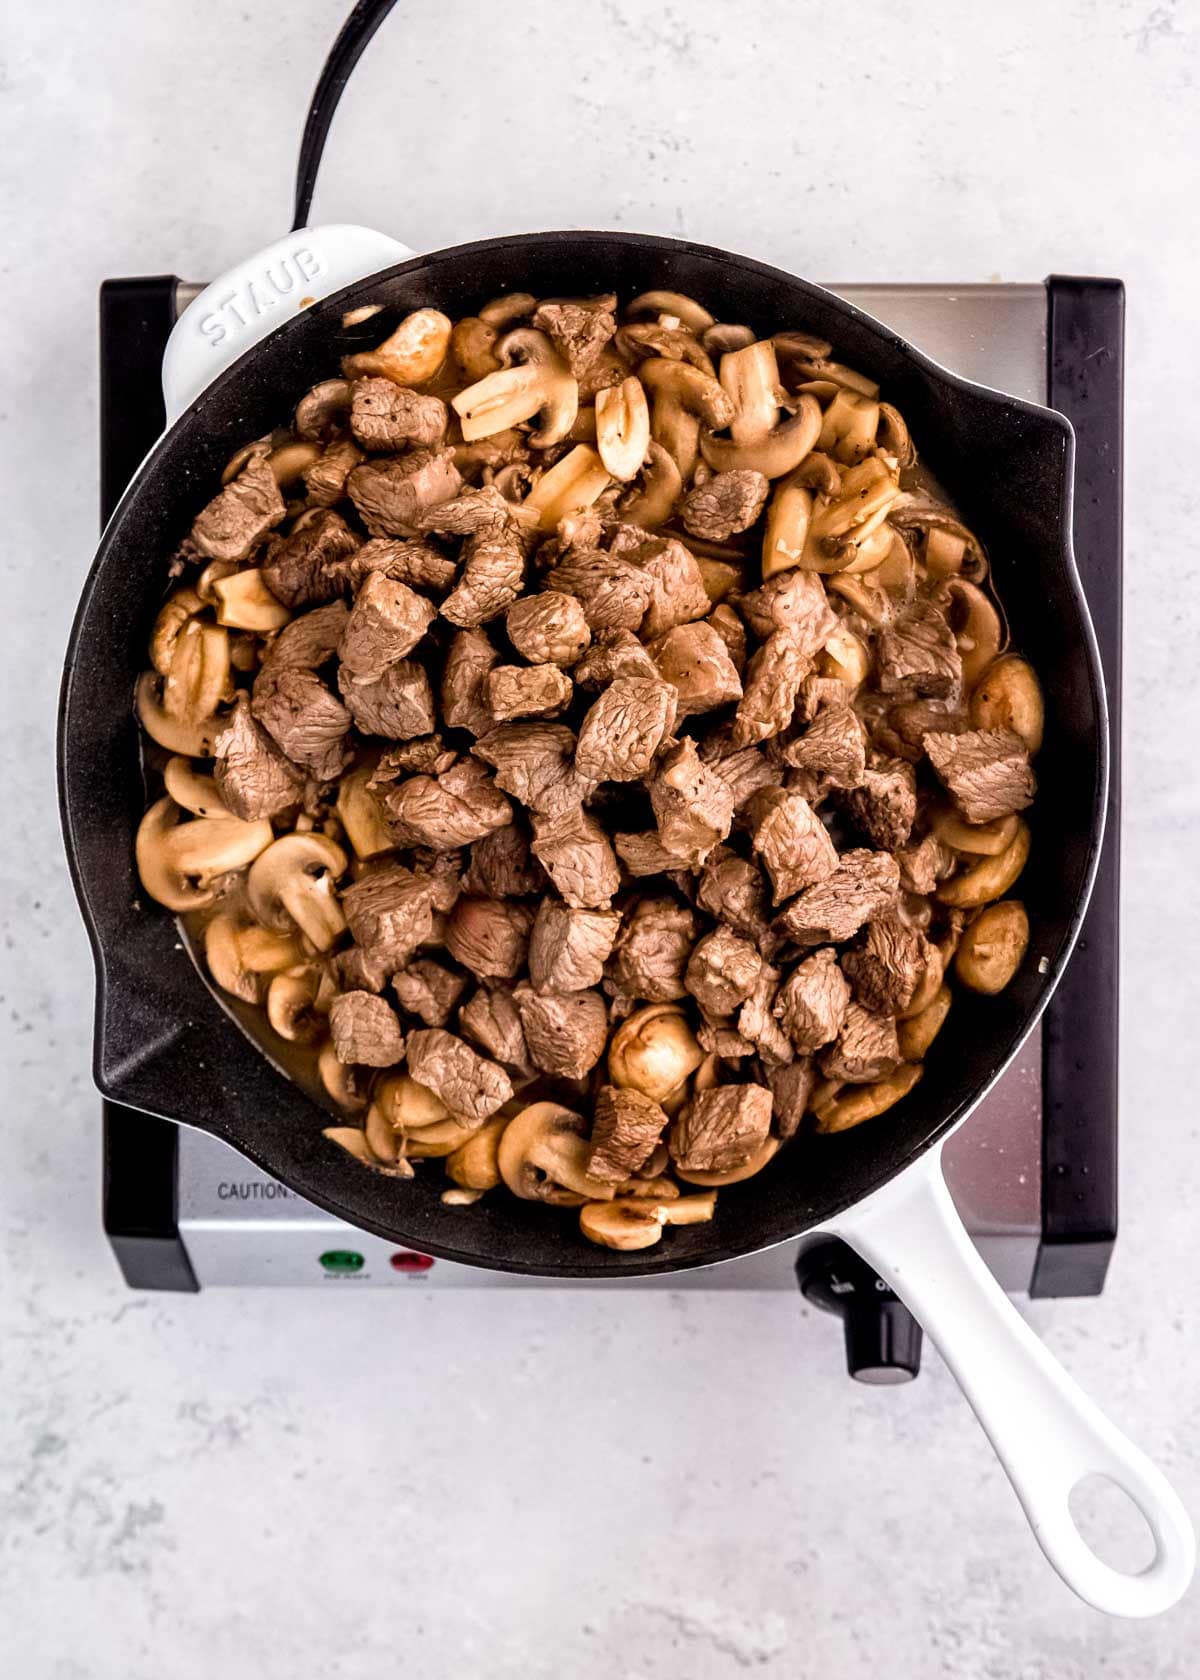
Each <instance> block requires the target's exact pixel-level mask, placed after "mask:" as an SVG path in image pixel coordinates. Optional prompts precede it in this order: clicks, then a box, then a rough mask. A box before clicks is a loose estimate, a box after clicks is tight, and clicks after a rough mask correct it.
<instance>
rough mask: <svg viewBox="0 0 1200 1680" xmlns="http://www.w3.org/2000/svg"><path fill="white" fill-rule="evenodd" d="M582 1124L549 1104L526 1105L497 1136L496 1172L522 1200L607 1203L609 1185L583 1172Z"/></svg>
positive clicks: (578, 1117) (587, 1150) (561, 1203)
mask: <svg viewBox="0 0 1200 1680" xmlns="http://www.w3.org/2000/svg"><path fill="white" fill-rule="evenodd" d="M587 1129H588V1128H587V1122H586V1121H585V1120H584V1118H583V1116H582V1115H581V1114H575V1113H573V1112H572V1111H571V1110H570V1109H569V1108H563V1107H562V1105H561V1104H559V1103H554V1102H537V1103H531V1104H530V1105H529V1107H528V1108H524V1109H522V1110H521V1112H520V1113H519V1114H518V1115H517V1116H516V1117H515V1119H513V1120H510V1121H509V1123H508V1125H507V1126H506V1127H505V1130H504V1134H503V1136H502V1137H501V1139H500V1147H499V1151H498V1154H497V1163H498V1165H499V1168H500V1176H501V1177H502V1178H503V1180H504V1182H505V1184H507V1185H508V1188H509V1189H510V1190H511V1191H512V1193H513V1195H514V1196H519V1197H520V1198H521V1200H522V1201H526V1202H549V1203H551V1204H552V1205H554V1206H555V1207H577V1206H578V1205H579V1203H580V1201H581V1200H587V1201H610V1200H611V1199H612V1195H613V1186H612V1185H611V1184H603V1183H601V1181H600V1180H599V1179H595V1178H591V1177H589V1175H588V1172H587V1162H588V1157H589V1155H590V1153H591V1148H590V1145H589V1143H588V1141H587V1135H586V1134H587Z"/></svg>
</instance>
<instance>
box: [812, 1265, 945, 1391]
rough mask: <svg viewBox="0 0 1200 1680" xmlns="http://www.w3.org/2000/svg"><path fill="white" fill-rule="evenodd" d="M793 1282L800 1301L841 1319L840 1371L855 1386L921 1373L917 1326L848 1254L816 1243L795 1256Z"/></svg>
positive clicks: (868, 1270) (881, 1284)
mask: <svg viewBox="0 0 1200 1680" xmlns="http://www.w3.org/2000/svg"><path fill="white" fill-rule="evenodd" d="M796 1278H797V1281H798V1283H799V1285H800V1293H801V1294H802V1295H803V1296H804V1299H805V1300H806V1301H811V1302H812V1304H813V1306H814V1307H820V1308H821V1310H822V1311H823V1312H830V1313H836V1314H837V1316H838V1317H839V1318H840V1319H841V1320H842V1324H843V1326H844V1329H845V1336H846V1368H847V1370H848V1371H849V1372H850V1375H851V1376H852V1377H853V1378H854V1380H855V1381H856V1382H863V1383H874V1384H877V1385H882V1384H885V1383H902V1382H911V1381H912V1379H913V1378H914V1377H915V1376H916V1374H917V1372H918V1371H919V1370H920V1369H921V1326H920V1325H919V1324H918V1323H917V1321H916V1319H915V1318H914V1317H913V1316H912V1314H911V1313H910V1312H909V1310H908V1308H907V1307H906V1306H905V1305H904V1302H903V1301H901V1300H900V1298H899V1297H898V1296H897V1295H896V1294H895V1292H894V1291H893V1290H892V1289H890V1288H889V1287H888V1285H887V1284H886V1283H884V1281H883V1279H882V1278H881V1277H879V1276H878V1275H877V1274H876V1273H875V1272H873V1271H872V1270H871V1268H870V1266H868V1265H867V1263H866V1261H865V1260H860V1259H859V1257H858V1255H857V1254H855V1252H854V1250H853V1249H851V1248H847V1247H846V1245H845V1243H842V1242H838V1241H837V1240H836V1239H835V1238H832V1237H821V1238H818V1239H817V1240H816V1241H815V1242H813V1243H811V1244H809V1246H808V1247H807V1248H805V1249H803V1250H802V1251H801V1253H800V1257H799V1259H798V1260H797V1261H796Z"/></svg>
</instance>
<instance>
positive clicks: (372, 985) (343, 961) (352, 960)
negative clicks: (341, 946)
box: [329, 945, 388, 992]
mask: <svg viewBox="0 0 1200 1680" xmlns="http://www.w3.org/2000/svg"><path fill="white" fill-rule="evenodd" d="M329 974H330V978H331V979H332V981H333V984H334V985H335V986H336V987H337V988H338V990H339V991H342V992H381V991H382V990H383V988H384V987H385V986H386V985H387V982H388V973H387V965H386V963H381V962H377V961H375V960H374V959H373V958H371V957H369V956H368V955H367V953H366V952H365V951H364V950H363V949H362V947H361V946H360V945H348V946H347V947H346V949H345V950H344V951H338V952H337V954H336V955H335V956H332V957H330V959H329Z"/></svg>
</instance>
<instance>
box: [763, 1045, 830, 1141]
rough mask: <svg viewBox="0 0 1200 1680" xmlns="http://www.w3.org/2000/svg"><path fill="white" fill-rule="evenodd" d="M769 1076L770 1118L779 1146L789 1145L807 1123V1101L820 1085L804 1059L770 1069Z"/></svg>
mask: <svg viewBox="0 0 1200 1680" xmlns="http://www.w3.org/2000/svg"><path fill="white" fill-rule="evenodd" d="M766 1075H767V1084H768V1086H769V1087H770V1090H771V1096H772V1097H773V1099H774V1106H773V1110H772V1116H771V1118H772V1121H773V1123H774V1126H775V1130H776V1132H777V1134H778V1136H779V1140H780V1142H781V1143H786V1142H787V1141H788V1139H789V1138H793V1137H795V1135H796V1133H797V1132H798V1131H799V1130H800V1127H801V1126H802V1125H803V1123H804V1115H805V1112H806V1110H807V1108H808V1099H809V1098H810V1097H811V1096H812V1093H813V1087H814V1086H815V1085H816V1083H817V1073H816V1069H815V1068H814V1067H813V1065H812V1061H811V1059H810V1058H809V1057H808V1056H804V1057H800V1058H798V1059H797V1060H796V1061H794V1062H789V1063H788V1064H787V1066H786V1067H772V1068H768V1069H767V1070H766Z"/></svg>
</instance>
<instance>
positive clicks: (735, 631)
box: [704, 601, 746, 681]
mask: <svg viewBox="0 0 1200 1680" xmlns="http://www.w3.org/2000/svg"><path fill="white" fill-rule="evenodd" d="M704 622H705V623H706V624H707V625H709V626H710V627H711V628H712V629H713V630H715V631H716V633H717V635H718V636H720V638H721V640H722V641H723V642H724V643H725V651H726V653H727V654H728V655H729V658H730V660H731V661H732V663H733V668H734V670H735V671H736V672H737V674H738V679H739V681H740V679H741V675H742V672H743V671H744V670H745V669H746V626H745V625H744V624H743V623H742V621H741V619H740V618H739V617H738V615H737V613H736V612H735V611H734V610H733V608H732V607H731V606H730V605H729V603H728V601H722V602H721V604H720V605H719V606H716V607H714V608H713V610H712V611H711V612H710V613H709V615H708V617H707V618H706V619H705V621H704Z"/></svg>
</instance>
